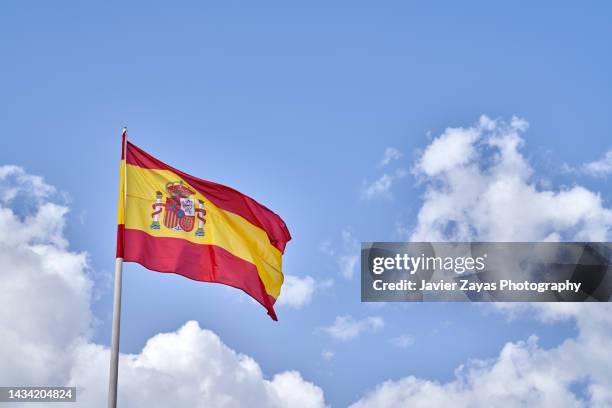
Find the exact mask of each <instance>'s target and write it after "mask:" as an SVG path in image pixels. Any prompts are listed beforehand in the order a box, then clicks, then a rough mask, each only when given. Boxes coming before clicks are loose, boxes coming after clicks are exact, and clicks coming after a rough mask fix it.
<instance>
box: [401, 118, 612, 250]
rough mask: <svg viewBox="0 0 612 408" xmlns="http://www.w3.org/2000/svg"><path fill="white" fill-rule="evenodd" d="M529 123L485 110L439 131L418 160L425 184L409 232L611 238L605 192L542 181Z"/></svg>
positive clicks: (438, 236)
mask: <svg viewBox="0 0 612 408" xmlns="http://www.w3.org/2000/svg"><path fill="white" fill-rule="evenodd" d="M525 129H527V123H526V121H524V120H522V119H518V118H513V120H512V121H511V123H510V124H507V123H505V122H502V121H499V120H492V119H489V118H486V117H482V118H481V119H480V122H479V123H478V124H477V125H475V126H473V127H469V128H451V129H447V130H446V131H445V132H444V133H443V134H442V135H441V136H439V137H437V138H435V139H434V141H433V142H432V143H431V144H430V145H429V146H428V147H427V148H426V149H425V151H424V152H423V154H422V155H421V157H420V159H419V160H418V162H417V164H416V166H415V168H414V171H415V173H416V174H417V175H418V176H419V177H421V179H422V182H423V183H424V185H425V189H426V190H425V193H424V196H423V204H422V206H421V209H420V210H419V213H418V216H417V225H416V227H415V229H414V231H413V233H412V236H411V239H412V240H414V241H443V240H451V241H470V240H474V239H480V240H484V241H517V240H524V241H534V240H540V239H548V240H560V239H561V240H575V241H581V240H588V241H607V240H608V239H609V238H610V228H611V226H612V211H610V209H608V208H605V207H604V206H603V204H602V200H601V197H600V196H599V194H597V193H594V192H592V191H589V190H587V189H586V188H584V187H582V186H574V187H571V188H561V189H557V190H552V189H542V188H540V187H538V185H537V182H536V181H537V180H534V177H533V169H532V168H531V166H530V165H529V163H528V162H527V160H526V159H525V157H524V156H523V155H522V154H521V152H520V147H521V145H522V144H523V139H522V138H521V136H520V135H521V133H522V132H523V131H524V130H525ZM526 203H528V204H529V205H526Z"/></svg>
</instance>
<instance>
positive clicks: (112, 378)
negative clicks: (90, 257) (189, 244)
mask: <svg viewBox="0 0 612 408" xmlns="http://www.w3.org/2000/svg"><path fill="white" fill-rule="evenodd" d="M122 139H123V146H122V152H123V155H122V156H123V157H122V158H121V159H122V160H123V214H124V217H125V203H126V198H127V196H126V194H127V176H126V174H127V164H126V160H125V157H126V156H127V128H123V132H122ZM124 219H125V218H124ZM122 275H123V258H120V257H117V258H116V259H115V290H114V295H113V331H112V336H111V359H110V373H109V379H108V408H116V407H117V377H118V374H119V332H120V323H121V280H122Z"/></svg>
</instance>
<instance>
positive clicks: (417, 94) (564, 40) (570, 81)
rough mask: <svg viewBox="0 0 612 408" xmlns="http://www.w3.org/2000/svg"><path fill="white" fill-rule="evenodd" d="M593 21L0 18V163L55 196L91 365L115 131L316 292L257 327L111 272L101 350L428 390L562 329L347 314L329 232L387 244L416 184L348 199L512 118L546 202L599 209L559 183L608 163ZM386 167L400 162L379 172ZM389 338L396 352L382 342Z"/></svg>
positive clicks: (138, 276) (333, 385)
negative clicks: (284, 228) (283, 242)
mask: <svg viewBox="0 0 612 408" xmlns="http://www.w3.org/2000/svg"><path fill="white" fill-rule="evenodd" d="M611 15H612V7H611V6H610V4H608V3H606V2H592V3H588V4H581V5H578V4H576V3H570V2H565V3H559V2H539V3H538V4H537V5H536V4H530V3H527V2H523V3H504V4H500V3H497V4H494V5H493V4H491V3H490V2H473V1H468V2H460V3H459V2H434V3H429V4H427V5H425V4H419V5H417V4H408V3H407V2H399V1H398V2H394V1H390V2H385V3H384V4H382V3H376V4H375V3H371V2H360V1H358V2H342V1H340V2H333V4H330V2H319V1H311V2H308V3H303V4H297V3H293V4H290V3H287V2H265V3H258V4H257V5H255V4H254V3H250V2H216V3H212V2H208V3H205V4H202V3H201V2H183V3H182V4H181V5H178V6H177V5H170V4H169V3H167V2H166V3H162V2H141V3H139V2H133V3H130V4H124V3H120V2H113V3H112V4H107V5H104V6H102V5H92V4H87V5H86V4H83V3H79V2H73V3H69V2H62V3H57V2H53V3H52V2H37V3H28V4H26V3H24V2H17V1H7V2H2V5H0V34H1V35H0V47H1V48H0V49H1V51H2V61H3V63H2V67H3V69H2V74H1V75H0V84H1V87H2V98H0V122H1V123H2V129H3V132H2V134H3V136H2V148H1V149H0V164H15V165H18V166H21V167H23V168H24V169H25V170H26V171H27V172H28V173H30V174H36V175H41V176H43V177H44V179H45V181H46V182H47V183H49V184H50V185H53V186H56V187H57V189H58V190H60V191H61V192H63V193H65V197H64V198H62V200H65V201H64V202H66V203H67V205H68V206H69V207H70V209H71V210H70V214H69V215H68V223H67V227H66V228H67V230H66V237H67V239H68V240H69V242H70V248H71V250H74V251H86V252H87V253H88V254H89V256H90V263H91V267H92V271H91V273H92V276H93V279H94V282H95V287H94V298H95V301H94V303H93V305H92V309H93V312H94V315H95V317H96V323H95V329H94V330H93V339H94V341H95V342H97V343H99V344H105V345H107V344H108V342H109V339H110V314H111V304H112V290H111V287H112V286H111V283H112V268H113V265H114V259H113V256H114V246H115V229H116V201H117V194H118V169H119V167H118V165H119V154H120V132H121V128H122V127H123V126H127V127H128V129H129V135H130V139H131V140H132V141H133V142H134V143H135V144H137V145H138V146H140V147H142V148H143V149H145V150H146V151H148V152H149V153H151V154H153V155H155V156H156V157H158V158H160V159H161V160H163V161H165V162H167V163H169V164H171V165H173V166H175V167H178V168H180V169H181V170H184V171H186V172H189V173H191V174H193V175H196V176H199V177H202V178H205V179H208V180H212V181H216V182H220V183H223V184H227V185H230V186H232V187H234V188H236V189H238V190H240V191H242V192H244V193H246V194H248V195H251V196H252V197H254V198H255V199H257V200H259V201H260V202H262V203H263V204H265V205H266V206H268V207H269V208H271V209H273V210H274V211H275V212H277V213H278V214H280V215H281V216H282V217H283V218H284V220H285V221H286V223H287V225H288V226H289V229H290V231H291V233H292V236H293V240H292V241H291V242H290V243H289V244H288V246H287V250H286V255H285V257H284V263H285V272H286V273H288V274H291V275H295V276H299V277H305V276H311V277H312V278H314V279H315V281H318V282H321V281H325V280H333V285H332V286H331V287H327V288H318V289H317V290H315V293H314V295H313V298H312V300H311V302H310V303H309V304H307V305H305V306H303V307H301V308H297V309H296V308H291V307H287V306H281V307H279V308H278V315H279V320H280V321H279V322H278V323H274V322H272V321H271V320H269V318H268V317H267V316H266V314H265V312H264V310H263V309H262V308H261V307H259V306H258V305H255V304H254V303H252V302H251V301H250V300H249V299H248V298H247V297H246V296H245V295H243V294H242V293H241V292H239V291H235V290H232V289H229V288H224V287H221V286H219V285H207V284H198V283H195V282H192V281H190V280H187V279H184V278H180V277H177V276H170V275H163V274H158V273H153V272H149V271H147V270H145V269H144V268H142V267H140V266H138V265H133V264H129V265H126V268H125V272H124V297H123V301H124V309H123V317H122V319H123V320H122V333H121V334H122V338H121V342H122V343H121V349H122V351H124V352H129V353H138V352H139V351H140V350H141V349H142V347H143V346H144V344H145V342H146V341H147V340H148V339H149V338H150V337H151V336H153V335H155V334H156V333H159V332H167V331H174V330H176V329H177V328H178V327H180V326H182V325H183V324H184V323H185V322H186V321H187V320H191V319H193V320H196V321H198V322H199V324H200V326H201V327H202V328H205V329H210V330H212V331H214V332H215V333H217V334H218V335H219V336H220V338H221V339H222V341H223V342H224V343H225V344H226V345H228V346H229V347H231V348H232V349H234V350H236V351H238V352H241V353H244V354H247V355H249V356H252V357H253V358H254V359H255V360H256V361H257V362H258V363H259V364H260V365H261V367H262V369H263V371H264V373H265V374H266V375H273V374H274V373H277V372H279V371H284V370H288V369H295V370H298V371H299V372H301V373H302V375H303V376H304V378H305V379H307V380H308V381H311V382H313V383H315V384H317V385H318V386H320V387H321V388H322V389H323V390H324V392H325V399H326V401H327V402H328V403H329V404H332V405H333V406H345V405H347V404H349V403H351V402H354V401H356V400H357V399H358V398H359V397H360V396H362V395H363V394H364V393H365V392H366V391H367V390H370V389H373V388H374V387H375V386H376V385H377V384H379V383H381V382H382V381H385V380H388V379H398V378H401V377H405V376H408V375H415V376H417V377H424V378H429V379H434V380H438V381H448V380H450V379H452V378H453V372H454V369H455V368H456V367H457V366H459V365H460V364H462V363H464V362H465V361H467V360H469V359H470V358H494V357H495V356H497V355H498V354H499V351H500V349H501V348H502V347H503V345H504V344H505V343H507V342H514V341H519V340H525V339H527V338H528V337H529V336H530V335H531V334H537V335H538V336H539V337H540V345H542V346H543V347H547V348H548V347H555V346H556V345H558V344H560V343H561V342H562V341H563V340H564V339H566V338H568V337H570V336H573V335H574V334H575V332H576V328H575V326H574V324H572V322H567V321H564V322H557V323H554V324H550V323H549V324H544V323H541V322H540V321H537V320H534V319H527V318H524V319H515V320H512V321H510V322H509V321H507V319H505V318H503V317H502V316H500V315H499V314H496V313H493V312H490V311H488V309H486V308H483V307H480V306H475V305H470V304H407V305H395V306H385V307H374V306H371V305H365V304H361V303H360V300H359V293H360V291H359V280H358V278H357V275H356V276H355V277H354V278H353V279H346V278H345V277H343V276H342V274H341V268H340V266H339V265H338V263H337V258H338V256H339V255H340V254H349V253H351V251H353V252H354V249H351V245H349V248H345V242H343V237H342V236H343V231H344V232H345V235H347V234H350V237H351V239H352V240H353V241H354V242H358V241H362V240H363V241H378V240H380V241H390V240H397V239H399V237H398V235H397V232H396V226H397V224H398V223H399V224H400V225H402V226H404V228H406V229H408V230H411V229H413V228H414V227H415V225H416V220H415V217H416V215H417V214H418V211H419V209H420V208H421V205H422V199H421V196H422V194H423V192H424V189H425V187H424V185H423V184H422V183H419V182H418V177H415V176H414V175H413V174H412V173H409V174H407V175H406V176H404V177H401V178H399V179H398V180H397V181H396V183H394V185H393V190H392V196H391V197H374V198H372V199H368V198H364V195H363V190H364V186H366V185H368V183H371V182H373V181H374V180H376V179H378V178H379V177H381V176H382V175H383V174H386V173H389V172H392V171H394V169H400V168H401V169H406V170H410V169H411V168H413V166H414V165H415V163H416V161H417V160H418V157H419V152H421V151H423V150H424V149H426V148H427V146H428V145H429V144H430V143H431V141H432V138H433V137H436V136H438V135H440V134H442V133H443V132H444V130H445V129H446V128H447V127H469V126H472V125H473V124H474V123H476V122H477V121H478V120H479V117H480V116H481V115H483V114H485V115H488V116H489V117H491V118H503V119H505V120H506V121H510V120H511V118H512V116H513V115H518V116H520V117H522V118H525V119H526V120H527V121H528V122H529V130H528V131H526V132H525V134H524V135H523V138H524V139H525V145H524V147H523V148H522V152H523V154H524V156H525V157H526V158H527V159H528V160H529V162H530V163H531V165H532V166H533V168H534V169H535V171H536V172H537V174H538V175H540V176H541V177H543V178H546V179H548V180H549V181H550V182H551V183H552V185H553V186H554V188H560V187H562V186H572V185H575V184H576V183H580V184H581V185H583V186H585V187H586V188H588V189H589V190H591V191H594V192H599V193H600V194H601V198H602V200H603V201H602V202H603V205H604V206H605V207H609V206H610V202H609V200H610V188H609V184H608V183H607V182H606V181H605V179H603V178H593V177H589V176H587V175H585V174H582V173H581V172H576V171H569V172H568V171H567V170H564V164H566V165H567V166H570V167H572V168H579V167H580V166H581V165H582V163H585V162H590V161H594V160H598V159H600V158H601V157H603V156H604V154H605V153H606V151H607V150H608V149H609V148H610V147H612V143H610V135H611V134H612V123H611V122H610V121H609V120H607V118H608V116H609V110H610V106H612V94H611V93H610V89H612V88H611V86H612V83H611V76H610V74H609V73H610V72H611V70H612V57H611V55H612V54H611V53H610V52H609V48H610V47H609V39H610V38H612V26H611V25H610V24H609V21H610V17H611ZM388 147H394V148H397V149H399V150H400V151H401V152H402V157H401V158H400V159H399V160H396V161H393V163H391V164H389V166H385V167H384V168H383V167H380V166H379V162H380V160H381V157H382V156H383V153H384V151H385V149H386V148H388ZM389 174H392V173H389ZM322 245H324V246H326V248H328V249H330V250H332V251H333V252H334V255H328V254H326V253H325V251H322V250H321V246H322ZM343 315H351V316H352V317H353V318H354V319H362V318H367V317H371V316H380V317H381V318H383V319H384V321H385V325H384V327H383V328H381V329H379V330H375V331H366V332H364V333H362V335H360V336H358V338H356V339H354V340H352V341H346V342H343V341H341V340H337V339H334V338H331V337H330V336H329V335H328V334H327V333H326V332H325V330H324V329H323V328H325V327H329V326H330V325H331V324H332V323H333V322H334V320H335V319H336V317H337V316H343ZM400 335H409V336H411V337H412V338H413V339H414V344H413V345H410V346H409V347H405V348H398V347H396V346H394V345H393V344H391V343H390V341H389V340H390V339H392V338H394V337H397V336H400ZM324 350H328V351H332V352H333V353H334V356H333V358H331V359H328V360H327V359H325V358H322V355H321V353H322V352H323V351H324Z"/></svg>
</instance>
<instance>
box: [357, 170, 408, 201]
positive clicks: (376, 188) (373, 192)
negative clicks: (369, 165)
mask: <svg viewBox="0 0 612 408" xmlns="http://www.w3.org/2000/svg"><path fill="white" fill-rule="evenodd" d="M407 175H408V172H407V171H406V170H405V169H397V170H396V171H395V172H394V173H390V174H388V173H385V174H383V175H382V176H380V177H379V178H378V179H376V180H374V181H373V182H371V183H368V182H367V181H364V182H363V190H362V196H363V197H364V198H366V199H373V198H387V199H389V198H391V197H392V194H391V187H392V186H393V185H394V184H395V182H396V181H398V180H401V179H403V178H404V177H406V176H407Z"/></svg>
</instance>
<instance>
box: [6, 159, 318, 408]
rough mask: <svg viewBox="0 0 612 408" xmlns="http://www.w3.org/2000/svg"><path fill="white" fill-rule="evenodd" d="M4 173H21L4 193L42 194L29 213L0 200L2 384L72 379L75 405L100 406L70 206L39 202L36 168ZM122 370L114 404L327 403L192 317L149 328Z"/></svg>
mask: <svg viewBox="0 0 612 408" xmlns="http://www.w3.org/2000/svg"><path fill="white" fill-rule="evenodd" d="M6 174H11V175H15V174H17V175H19V177H15V178H13V180H11V181H10V182H8V183H7V184H6V185H3V186H2V187H1V188H0V196H3V197H4V196H5V195H4V194H5V192H6V191H7V189H8V191H18V193H19V194H24V195H25V196H26V198H31V199H35V200H40V202H39V203H38V204H37V205H36V206H35V208H32V209H31V210H32V212H31V213H27V214H16V213H15V211H14V209H13V208H11V207H9V206H8V205H7V204H6V203H7V201H3V202H1V203H0V264H1V265H2V268H0V280H1V281H2V296H0V327H2V347H0V361H1V362H2V364H0V384H18V385H75V386H77V387H78V398H77V403H76V404H70V405H71V406H75V407H78V406H83V407H102V406H105V405H106V393H107V387H108V367H109V350H108V348H107V347H105V346H102V345H98V344H95V343H93V342H91V340H90V335H89V333H90V330H91V326H92V314H91V309H90V303H91V290H92V281H91V279H90V276H89V274H88V263H87V255H86V254H85V253H76V252H72V251H70V250H69V249H68V242H67V240H66V239H65V237H64V236H63V226H64V224H65V215H66V213H67V211H68V208H67V207H65V206H61V205H57V204H53V203H51V202H47V201H45V197H46V196H47V195H46V194H48V193H41V192H44V191H52V190H49V189H45V188H44V187H43V188H42V190H40V189H38V188H39V187H40V185H38V187H32V186H34V185H35V184H36V182H35V183H34V184H32V183H31V180H33V178H31V177H33V176H29V175H27V174H26V173H25V172H23V171H22V170H20V169H18V170H15V167H13V166H11V167H7V166H5V167H0V178H2V177H3V175H5V176H6ZM34 179H35V178H34ZM4 180H6V177H5V178H4ZM11 194H12V193H11ZM11 201H12V198H11V199H9V200H8V202H11ZM119 378H120V379H119V404H120V406H122V407H128V408H129V407H143V406H176V407H210V406H223V407H242V406H250V405H252V403H253V401H257V405H258V406H263V407H323V406H325V402H324V396H323V392H322V390H321V389H320V388H319V387H317V386H316V385H314V384H312V383H310V382H308V381H305V380H304V379H303V378H302V376H301V375H300V373H298V372H296V371H286V372H282V373H279V374H276V375H274V376H273V377H272V378H271V379H269V378H266V376H264V374H263V373H262V371H261V368H260V367H259V365H258V364H257V362H255V361H254V360H253V359H252V358H250V357H248V356H245V355H242V354H240V353H237V352H235V351H233V350H232V349H230V348H229V347H227V346H226V345H224V344H223V342H222V341H221V339H219V337H218V336H217V335H216V334H215V333H213V332H211V331H209V330H204V329H201V328H200V327H199V326H198V324H197V323H196V322H193V321H191V322H187V323H185V325H184V326H183V327H181V328H180V329H178V330H177V331H175V332H170V333H163V334H158V335H156V336H153V337H152V338H151V339H149V340H148V341H147V343H146V345H145V347H144V348H143V350H142V351H141V352H140V353H138V354H121V356H120V377H119Z"/></svg>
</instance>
